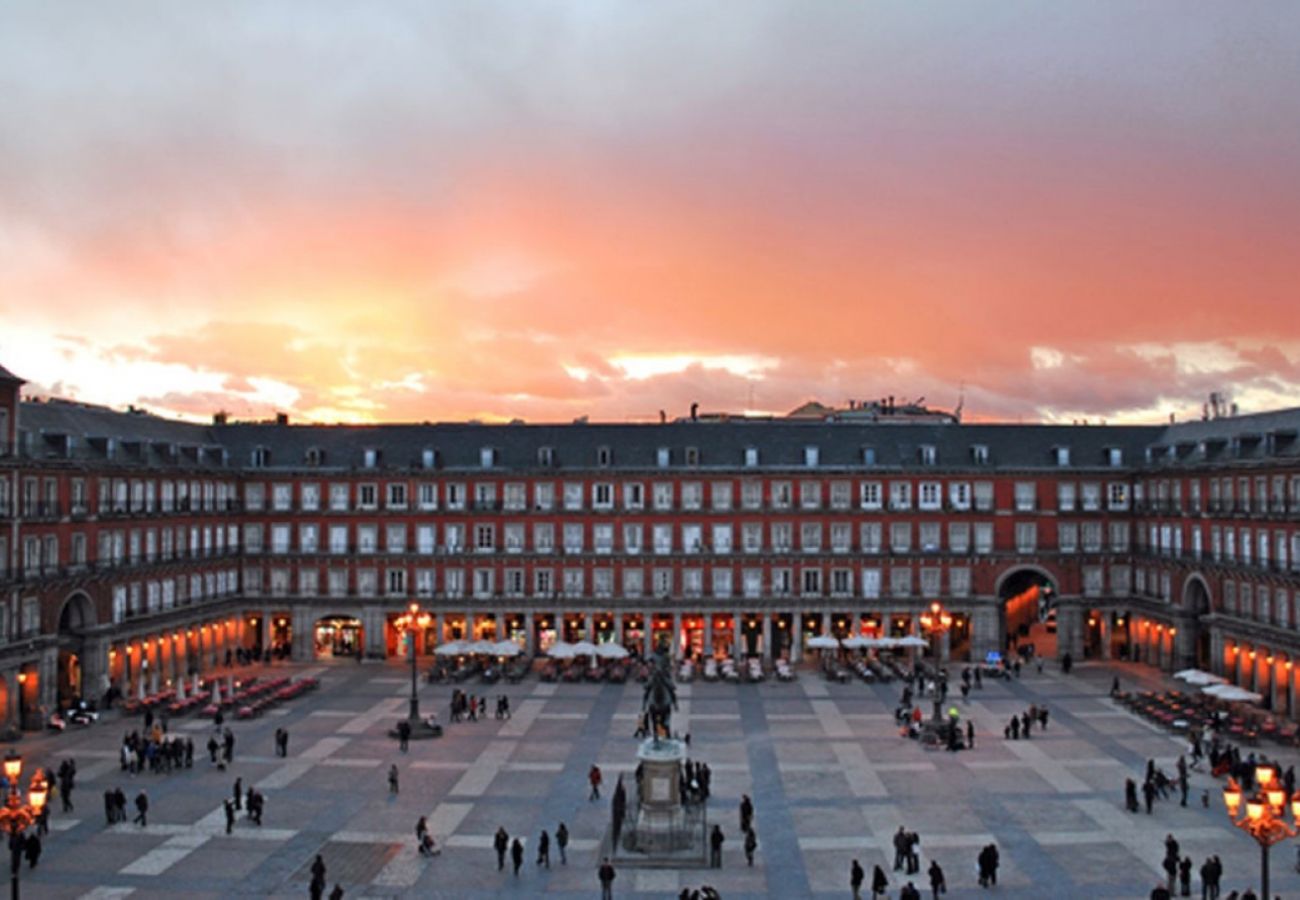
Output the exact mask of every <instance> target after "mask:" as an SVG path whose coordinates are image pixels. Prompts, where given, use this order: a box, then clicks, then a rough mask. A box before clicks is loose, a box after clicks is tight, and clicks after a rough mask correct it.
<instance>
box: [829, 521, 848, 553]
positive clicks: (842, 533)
mask: <svg viewBox="0 0 1300 900" xmlns="http://www.w3.org/2000/svg"><path fill="white" fill-rule="evenodd" d="M852 549H853V526H852V525H850V524H849V523H848V522H832V523H831V552H833V553H848V552H849V551H850V550H852Z"/></svg>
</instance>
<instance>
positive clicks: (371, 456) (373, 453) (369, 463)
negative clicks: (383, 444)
mask: <svg viewBox="0 0 1300 900" xmlns="http://www.w3.org/2000/svg"><path fill="white" fill-rule="evenodd" d="M361 465H362V466H363V467H364V468H367V469H373V468H374V467H375V466H377V465H379V451H378V450H376V449H374V448H373V447H367V448H366V449H365V450H363V451H362V452H361Z"/></svg>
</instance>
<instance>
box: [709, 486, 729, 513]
mask: <svg viewBox="0 0 1300 900" xmlns="http://www.w3.org/2000/svg"><path fill="white" fill-rule="evenodd" d="M731 493H732V488H731V482H730V481H715V482H713V484H712V485H710V486H709V494H710V495H711V496H710V499H711V500H712V501H713V508H714V509H716V510H718V511H721V512H725V511H726V510H729V509H731Z"/></svg>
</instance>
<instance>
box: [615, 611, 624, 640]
mask: <svg viewBox="0 0 1300 900" xmlns="http://www.w3.org/2000/svg"><path fill="white" fill-rule="evenodd" d="M614 643H616V644H618V645H619V646H620V647H622V646H623V613H622V611H621V610H616V611H615V612H614Z"/></svg>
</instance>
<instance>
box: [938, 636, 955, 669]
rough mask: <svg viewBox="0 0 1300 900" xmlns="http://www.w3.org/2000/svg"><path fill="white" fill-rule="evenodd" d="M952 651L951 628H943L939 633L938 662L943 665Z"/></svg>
mask: <svg viewBox="0 0 1300 900" xmlns="http://www.w3.org/2000/svg"><path fill="white" fill-rule="evenodd" d="M951 652H952V629H950V628H945V629H944V630H943V631H942V632H940V634H939V664H940V665H944V664H946V663H947V662H948V657H949V656H950V655H951Z"/></svg>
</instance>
